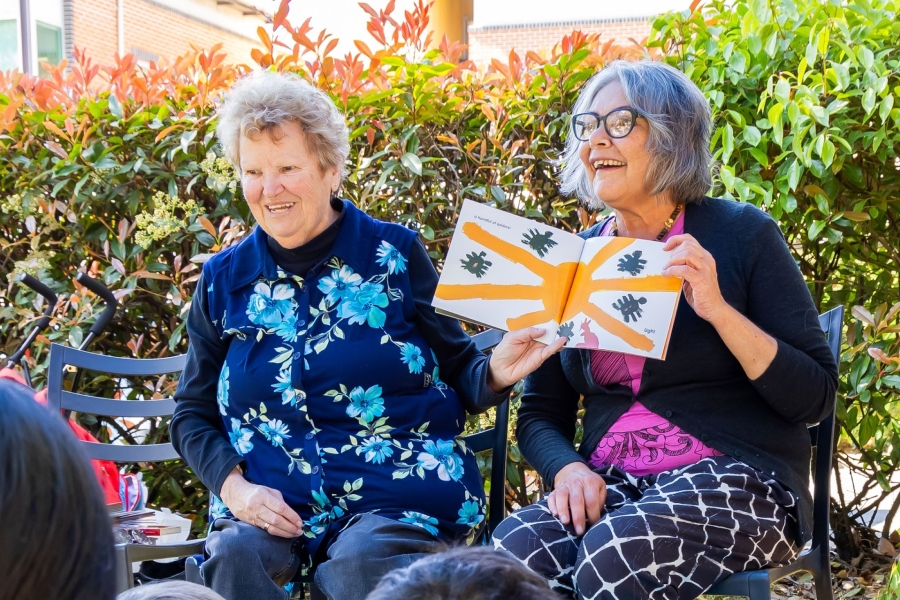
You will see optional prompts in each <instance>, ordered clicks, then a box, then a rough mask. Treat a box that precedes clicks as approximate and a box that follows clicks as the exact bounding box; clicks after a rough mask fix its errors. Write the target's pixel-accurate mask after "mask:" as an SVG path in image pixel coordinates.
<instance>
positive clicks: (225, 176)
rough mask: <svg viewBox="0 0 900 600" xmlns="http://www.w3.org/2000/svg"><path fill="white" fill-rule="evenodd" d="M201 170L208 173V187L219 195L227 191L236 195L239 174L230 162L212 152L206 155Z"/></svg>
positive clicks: (201, 163)
mask: <svg viewBox="0 0 900 600" xmlns="http://www.w3.org/2000/svg"><path fill="white" fill-rule="evenodd" d="M200 168H201V169H203V172H204V173H206V177H207V179H206V185H207V186H209V187H210V188H212V189H214V190H215V191H216V192H217V193H219V194H221V193H222V192H224V191H225V190H226V189H228V191H229V192H231V193H232V194H234V192H235V190H236V189H237V182H238V174H237V171H235V169H234V167H233V166H232V165H231V163H230V162H228V161H227V160H226V159H224V158H222V157H220V156H216V153H215V152H212V151H210V152H207V153H206V158H205V159H203V160H202V161H201V162H200Z"/></svg>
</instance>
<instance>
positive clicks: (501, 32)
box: [469, 17, 650, 64]
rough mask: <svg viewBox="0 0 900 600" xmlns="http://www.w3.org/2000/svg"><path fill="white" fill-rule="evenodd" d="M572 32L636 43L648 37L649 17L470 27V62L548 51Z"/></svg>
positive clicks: (624, 42) (482, 61)
mask: <svg viewBox="0 0 900 600" xmlns="http://www.w3.org/2000/svg"><path fill="white" fill-rule="evenodd" d="M575 30H579V31H582V32H584V33H599V34H600V38H601V41H604V42H605V41H606V40H609V39H610V38H615V39H616V40H618V42H619V43H620V44H623V45H625V44H628V43H629V42H628V39H629V38H634V39H635V40H637V41H638V42H642V41H644V39H645V38H646V37H647V36H648V35H649V34H650V17H647V18H635V19H608V20H597V21H572V22H566V23H547V24H528V25H510V26H499V25H498V26H491V27H469V58H470V59H471V60H473V61H475V62H476V63H481V64H484V63H487V62H489V61H490V60H491V59H492V58H499V59H501V60H504V61H505V60H506V59H507V58H508V57H509V52H510V50H513V49H515V51H516V52H518V53H519V54H524V53H525V52H527V51H528V50H533V51H535V52H539V51H540V50H542V49H546V50H550V49H552V48H553V46H555V45H556V44H558V43H559V41H560V40H561V39H562V38H563V37H564V36H566V35H569V34H570V33H572V32H573V31H575Z"/></svg>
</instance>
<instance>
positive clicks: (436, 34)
mask: <svg viewBox="0 0 900 600" xmlns="http://www.w3.org/2000/svg"><path fill="white" fill-rule="evenodd" d="M472 3H473V0H434V4H432V5H431V12H430V13H429V15H430V17H431V21H430V22H429V28H430V29H431V31H432V32H433V33H432V37H431V43H432V45H433V46H437V45H438V44H440V43H441V38H442V37H443V36H445V35H446V36H447V39H448V40H449V41H451V42H461V43H466V30H465V24H466V23H471V22H472V15H473V14H474V10H473V6H472Z"/></svg>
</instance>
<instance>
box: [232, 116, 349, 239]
mask: <svg viewBox="0 0 900 600" xmlns="http://www.w3.org/2000/svg"><path fill="white" fill-rule="evenodd" d="M273 133H274V135H273ZM240 157H241V158H240V161H241V187H242V188H243V190H244V198H245V199H246V200H247V204H248V205H249V206H250V212H251V213H253V217H254V218H255V219H256V222H257V223H259V226H260V227H262V229H263V231H265V232H266V233H267V234H268V235H270V236H272V237H273V238H274V239H275V241H276V242H278V243H279V244H280V245H281V246H283V247H285V248H296V247H297V246H301V245H303V244H305V243H306V242H308V241H309V240H311V239H312V238H314V237H315V236H316V235H318V234H319V233H321V232H322V231H324V230H325V228H326V227H328V226H329V225H331V223H333V222H334V220H335V219H336V218H337V213H336V212H335V211H334V210H333V209H332V208H331V202H330V198H331V192H332V190H337V188H338V186H339V184H340V172H339V170H338V169H337V168H332V169H326V170H325V171H324V172H323V171H322V169H321V168H320V167H319V161H318V160H317V158H316V156H314V155H313V154H311V153H310V152H309V149H308V148H307V145H306V136H305V135H304V134H303V131H302V130H301V129H300V125H298V124H297V123H296V122H294V121H289V122H286V123H283V124H282V125H281V126H280V127H279V128H277V130H276V131H274V132H270V131H266V132H263V133H258V134H256V135H255V136H253V138H249V137H247V136H241V138H240Z"/></svg>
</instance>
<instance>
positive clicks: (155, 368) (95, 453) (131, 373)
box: [47, 344, 203, 592]
mask: <svg viewBox="0 0 900 600" xmlns="http://www.w3.org/2000/svg"><path fill="white" fill-rule="evenodd" d="M184 363H185V356H184V355H181V356H172V357H169V358H120V357H116V356H105V355H102V354H94V353H92V352H85V351H84V350H78V349H75V348H69V347H67V346H61V345H59V344H52V345H51V346H50V366H49V371H48V375H47V405H48V406H49V407H50V408H51V409H52V410H53V411H54V413H55V414H59V411H60V410H62V409H65V410H74V411H78V412H84V413H88V414H93V415H104V416H110V417H131V418H138V417H144V418H147V417H165V416H170V415H171V414H172V413H173V412H174V411H175V401H174V400H172V399H170V398H166V399H162V400H139V401H133V400H113V399H109V398H98V397H96V396H89V395H87V394H79V393H74V392H68V391H66V390H65V389H64V388H63V379H64V378H65V373H66V367H69V366H72V367H77V368H78V369H80V370H89V371H95V372H98V373H104V374H107V375H111V376H113V377H137V376H155V375H166V374H169V373H180V372H181V371H182V370H183V369H184ZM79 443H80V444H82V448H83V449H84V451H85V452H86V454H87V455H88V457H90V458H94V459H99V460H109V461H113V462H117V463H137V462H158V461H164V460H175V459H180V458H181V457H180V456H178V453H177V452H175V449H174V448H173V447H172V444H146V445H138V446H130V445H121V444H101V443H93V442H83V441H82V442H79ZM202 551H203V540H191V541H187V542H181V543H177V544H164V545H159V546H143V545H139V544H116V560H117V565H116V586H117V592H123V591H125V590H127V589H129V588H131V587H132V586H133V585H134V580H133V576H132V573H131V564H132V563H134V562H141V561H144V560H156V559H160V558H177V557H180V556H190V555H192V554H196V553H197V552H202Z"/></svg>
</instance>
